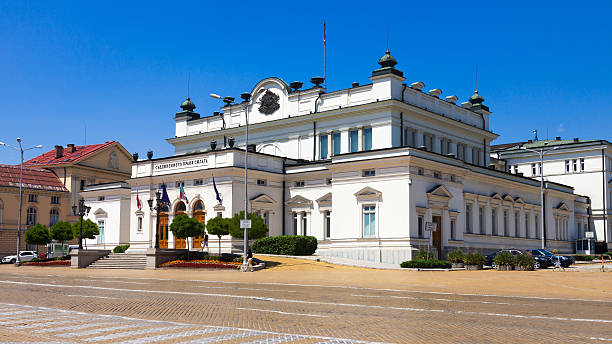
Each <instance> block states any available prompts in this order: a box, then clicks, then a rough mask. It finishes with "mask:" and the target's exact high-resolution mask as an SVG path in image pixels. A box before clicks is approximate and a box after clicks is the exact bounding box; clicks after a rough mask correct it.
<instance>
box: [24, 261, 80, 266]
mask: <svg viewBox="0 0 612 344" xmlns="http://www.w3.org/2000/svg"><path fill="white" fill-rule="evenodd" d="M23 265H33V266H70V260H48V261H45V262H24V263H23Z"/></svg>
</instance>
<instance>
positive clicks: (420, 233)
mask: <svg viewBox="0 0 612 344" xmlns="http://www.w3.org/2000/svg"><path fill="white" fill-rule="evenodd" d="M417 236H418V237H419V238H422V237H423V216H419V220H418V225H417Z"/></svg>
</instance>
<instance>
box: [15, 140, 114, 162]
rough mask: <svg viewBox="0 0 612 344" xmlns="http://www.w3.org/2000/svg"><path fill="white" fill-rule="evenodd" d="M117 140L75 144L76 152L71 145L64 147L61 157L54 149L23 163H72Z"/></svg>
mask: <svg viewBox="0 0 612 344" xmlns="http://www.w3.org/2000/svg"><path fill="white" fill-rule="evenodd" d="M115 142H116V141H106V142H104V143H100V144H95V145H86V146H74V152H71V149H70V147H63V150H64V152H63V154H62V156H61V157H59V158H56V157H55V156H56V155H55V151H56V150H55V149H52V150H50V151H48V152H46V153H44V154H41V155H39V156H37V157H35V158H32V159H30V160H28V161H26V162H24V163H23V164H24V165H29V166H47V165H70V164H73V163H75V162H77V161H79V160H81V159H83V158H85V157H87V156H89V155H91V154H93V153H95V152H98V151H100V150H102V149H105V148H107V147H109V146H111V145H113V144H115Z"/></svg>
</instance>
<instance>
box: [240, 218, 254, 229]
mask: <svg viewBox="0 0 612 344" xmlns="http://www.w3.org/2000/svg"><path fill="white" fill-rule="evenodd" d="M240 228H251V220H240Z"/></svg>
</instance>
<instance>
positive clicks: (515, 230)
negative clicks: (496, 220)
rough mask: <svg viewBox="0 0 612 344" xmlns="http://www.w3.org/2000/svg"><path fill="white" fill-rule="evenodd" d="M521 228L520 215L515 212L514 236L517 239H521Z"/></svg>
mask: <svg viewBox="0 0 612 344" xmlns="http://www.w3.org/2000/svg"><path fill="white" fill-rule="evenodd" d="M519 227H520V223H519V213H518V212H515V213H514V236H515V237H517V238H518V237H520V231H519Z"/></svg>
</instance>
